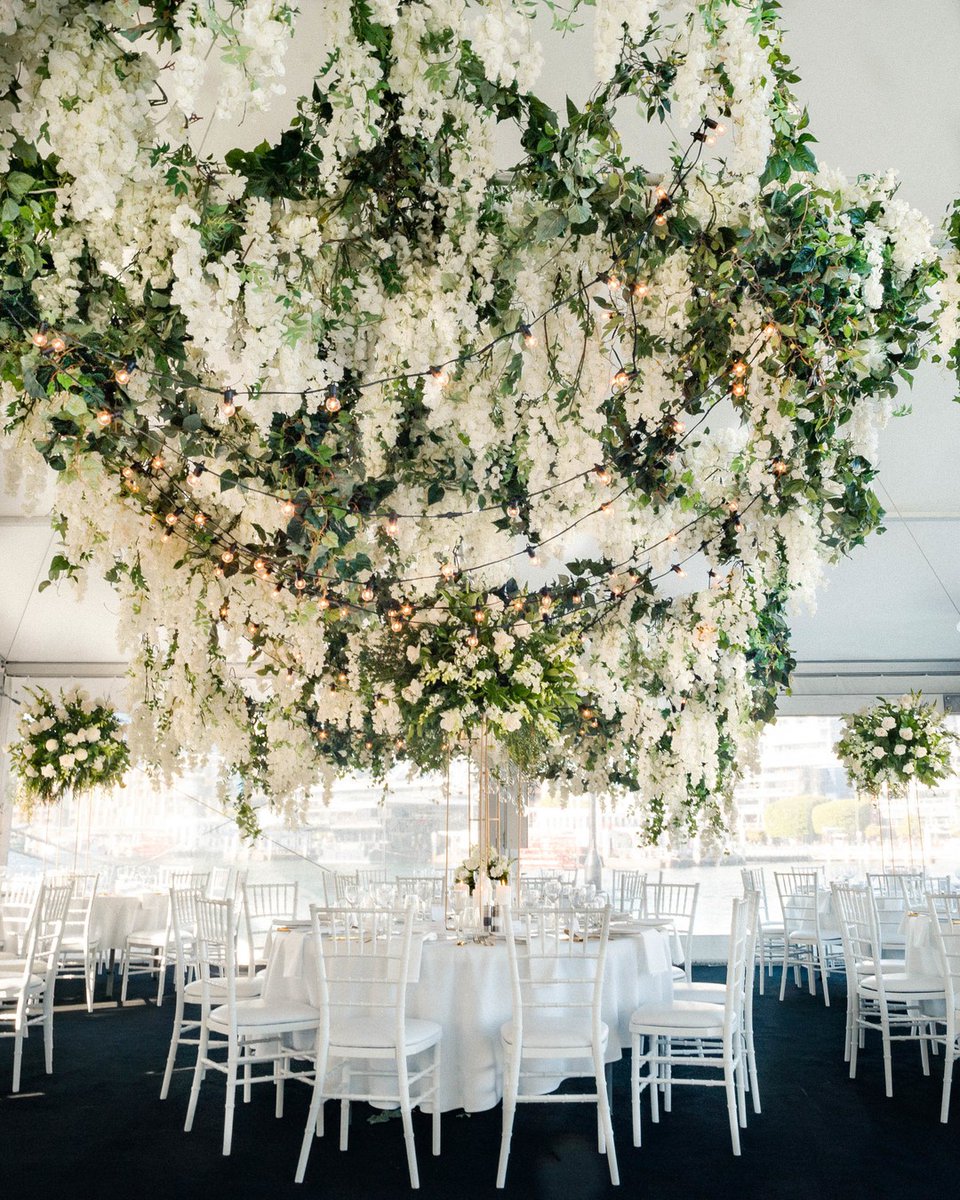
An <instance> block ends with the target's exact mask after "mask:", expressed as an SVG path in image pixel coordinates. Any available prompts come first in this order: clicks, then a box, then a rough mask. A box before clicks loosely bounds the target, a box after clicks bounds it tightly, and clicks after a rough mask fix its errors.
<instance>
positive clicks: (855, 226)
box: [0, 0, 960, 839]
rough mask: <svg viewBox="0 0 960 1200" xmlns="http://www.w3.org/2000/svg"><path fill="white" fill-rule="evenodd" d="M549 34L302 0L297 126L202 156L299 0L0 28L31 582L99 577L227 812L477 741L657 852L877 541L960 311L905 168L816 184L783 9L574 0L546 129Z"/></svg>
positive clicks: (58, 4) (144, 681)
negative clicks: (33, 477)
mask: <svg viewBox="0 0 960 1200" xmlns="http://www.w3.org/2000/svg"><path fill="white" fill-rule="evenodd" d="M576 8H577V5H576V4H574V5H573V8H572V10H570V11H569V12H566V14H565V15H564V16H563V17H562V18H558V23H559V24H561V25H569V24H572V23H573V22H574V19H575V16H576ZM535 9H536V6H535V5H533V4H531V3H527V2H525V0H516V2H511V0H501V2H498V3H497V4H492V3H491V4H487V3H482V2H476V3H475V2H469V3H466V2H464V0H425V2H420V0H407V2H405V3H402V4H399V3H396V2H395V0H316V4H315V5H311V15H312V16H314V17H317V18H320V17H322V21H321V25H322V30H323V35H322V43H323V44H318V45H317V46H316V53H315V58H314V61H315V64H316V67H315V77H314V79H313V80H312V84H311V89H310V91H309V93H308V94H306V95H303V96H302V97H300V99H299V102H298V104H297V109H296V117H295V119H294V120H293V122H292V124H291V125H290V127H289V128H287V129H286V130H285V131H284V132H283V133H282V135H281V136H280V137H279V138H278V139H277V140H276V141H274V142H272V143H264V144H262V145H260V146H257V147H256V148H255V149H252V150H234V151H232V152H231V153H229V154H227V155H226V156H225V158H224V159H223V160H213V159H211V158H208V157H204V155H203V153H202V150H201V149H200V148H199V147H200V146H201V144H202V138H201V137H198V136H195V135H196V132H197V129H198V128H201V127H202V125H203V122H200V121H199V120H197V119H195V110H196V108H197V107H198V106H199V104H200V97H201V96H203V95H209V92H210V89H211V88H212V87H213V86H214V79H213V76H212V75H211V64H214V63H215V64H216V73H215V74H216V80H215V82H216V87H217V89H218V90H217V93H216V96H217V98H216V112H217V114H218V115H219V116H222V117H237V116H239V115H240V114H242V113H243V112H244V111H245V110H246V109H247V108H249V107H251V106H261V107H263V106H266V105H267V104H269V103H270V101H271V99H272V97H273V96H274V95H275V94H276V93H277V92H278V90H279V89H280V87H281V82H282V74H283V64H284V59H285V55H286V53H287V50H288V47H289V43H290V39H291V37H293V36H294V34H295V30H296V24H297V19H298V18H297V14H296V12H295V10H294V9H293V8H292V6H290V5H288V4H285V3H282V2H280V0H231V2H230V3H226V4H221V5H218V6H215V5H214V4H213V3H210V2H208V0H192V2H186V0H184V2H180V3H176V2H174V3H170V2H169V0H154V2H153V3H152V4H146V5H141V4H134V3H130V2H125V0H114V2H112V3H79V2H73V0H30V2H25V0H24V2H18V0H14V2H13V3H8V4H7V5H6V6H5V9H4V16H3V24H2V31H3V34H4V38H3V41H2V43H0V71H2V73H3V81H2V83H0V96H2V99H0V112H2V118H3V119H2V121H0V129H2V132H0V151H2V162H0V168H2V169H3V170H4V172H5V173H4V174H3V176H2V177H0V239H2V242H0V244H2V254H3V284H2V292H0V377H2V380H3V389H4V390H3V405H4V409H5V414H6V416H5V420H6V426H7V431H8V434H9V439H10V441H11V443H12V444H13V445H15V446H16V447H17V448H18V456H19V459H20V461H21V462H22V467H23V470H24V471H30V470H33V469H35V468H36V469H39V468H42V469H43V470H44V471H46V470H48V469H52V470H53V471H55V472H57V473H58V487H57V492H56V495H57V500H56V509H57V515H56V528H57V530H58V532H59V534H60V537H61V539H62V547H61V548H60V549H59V551H58V554H57V557H56V558H55V559H54V561H53V564H52V568H51V576H52V577H53V578H63V577H71V578H77V577H80V576H82V575H83V574H84V573H86V572H90V571H94V572H101V573H103V574H105V575H106V577H107V578H108V579H109V580H111V581H112V583H113V584H114V585H115V586H116V588H117V590H118V592H119V593H120V595H121V597H122V598H123V612H122V618H121V636H122V638H123V639H124V643H125V646H126V648H127V650H128V651H129V654H130V658H131V671H130V674H131V682H132V688H131V700H130V707H131V712H132V725H131V728H130V732H129V741H130V745H131V750H132V753H133V755H134V757H135V759H136V760H137V761H140V762H145V763H152V764H154V765H156V766H157V767H159V768H160V769H162V770H163V771H167V772H169V771H172V770H174V769H175V768H176V765H177V762H178V758H179V756H180V755H181V754H182V753H184V752H189V751H191V750H195V751H201V750H205V749H207V748H208V747H209V745H210V744H211V742H213V741H215V742H216V745H217V746H218V748H219V751H220V753H221V754H222V756H223V760H224V763H225V766H226V776H229V777H232V778H236V777H239V778H240V779H241V780H242V792H241V794H240V797H239V799H236V803H237V806H238V816H239V820H240V822H241V825H242V826H243V827H244V828H246V829H248V830H251V829H253V828H254V827H255V817H254V815H253V811H252V805H253V803H254V800H255V798H256V797H257V796H260V795H262V794H265V795H266V796H267V797H268V798H269V799H270V800H271V801H272V802H273V803H275V804H276V805H279V806H283V807H285V808H286V810H287V811H288V812H289V813H290V814H291V816H292V817H293V818H294V819H295V818H296V815H297V812H298V810H299V808H300V806H301V805H302V804H303V801H304V797H305V794H306V790H307V789H308V788H309V787H310V786H312V785H313V784H314V783H316V782H317V781H318V780H319V779H324V780H330V779H332V778H333V776H334V775H335V774H336V773H338V772H343V771H347V770H354V769H363V770H368V771H373V772H374V773H375V774H381V773H383V772H385V771H386V770H387V769H388V768H389V767H390V766H392V765H393V764H394V763H396V762H402V761H407V762H410V763H411V764H413V765H415V766H417V767H420V768H424V769H431V768H436V767H439V766H441V765H442V764H443V763H444V762H445V761H446V759H447V758H448V756H449V755H450V754H452V753H455V752H456V751H457V748H458V746H461V745H462V744H463V741H464V740H465V739H469V738H470V737H472V736H475V735H477V733H478V731H479V730H480V729H481V728H486V730H487V731H488V732H489V733H490V734H491V736H492V737H493V738H494V739H496V741H497V742H498V743H499V745H500V747H501V750H502V752H503V753H505V754H507V755H509V756H510V758H511V759H512V760H513V761H515V762H516V763H518V764H519V765H520V766H521V767H523V769H524V770H526V771H529V772H531V773H534V774H536V775H538V776H540V777H542V778H553V779H557V780H561V781H564V783H565V784H566V785H567V786H569V787H570V788H572V789H576V790H589V791H594V792H601V793H604V794H611V795H621V794H622V795H624V796H626V797H629V801H628V802H629V803H632V804H634V805H635V807H636V816H637V822H638V827H639V828H640V829H641V830H642V833H643V836H645V837H646V838H649V839H655V838H657V837H659V836H660V835H661V834H663V833H664V832H671V833H677V832H681V833H695V832H698V831H704V832H705V831H714V832H718V831H722V830H723V829H724V828H725V826H726V825H727V823H728V821H729V816H730V811H731V808H730V806H731V789H732V785H733V783H734V781H735V779H736V777H737V773H738V770H739V764H740V762H741V760H742V758H743V756H744V754H745V752H746V750H747V748H748V747H749V745H750V743H751V742H752V740H753V738H754V737H755V734H756V732H757V729H758V727H759V723H762V722H763V721H765V720H768V719H769V718H770V717H771V716H772V714H773V709H774V702H775V698H776V696H777V694H778V692H779V691H780V690H781V689H782V688H783V687H784V686H785V685H786V684H787V683H788V680H789V674H790V670H791V667H792V659H791V655H790V649H789V631H788V628H787V624H786V621H785V608H786V604H787V601H788V598H789V597H790V596H791V595H792V594H794V593H797V592H805V593H811V592H812V590H813V589H814V588H815V585H816V582H817V579H818V577H819V574H820V572H821V569H822V567H823V565H824V564H825V563H827V562H829V561H831V560H833V559H835V558H836V557H838V556H839V555H842V554H844V553H846V552H848V551H849V550H850V549H851V548H853V547H854V546H856V545H858V544H860V543H861V542H862V541H863V539H864V538H865V537H866V536H867V535H868V534H869V533H870V532H871V531H873V530H874V529H876V528H877V527H878V525H879V523H880V521H881V519H882V512H881V510H880V507H879V505H878V502H877V500H876V498H875V496H874V495H873V493H872V491H871V490H870V483H871V479H872V478H873V475H874V468H873V466H872V459H873V457H874V450H875V444H876V436H877V433H878V430H879V429H880V428H881V426H882V425H883V424H884V422H885V421H886V420H887V419H888V417H889V416H890V415H891V413H892V410H893V404H894V396H895V393H896V389H897V386H898V383H899V381H900V380H901V379H902V378H906V379H909V377H910V372H911V371H912V370H913V369H914V368H915V367H916V366H917V364H918V362H919V361H920V359H921V357H922V355H923V353H924V348H925V346H926V345H927V343H928V342H933V344H935V339H936V336H937V331H938V329H939V331H940V337H941V339H943V338H945V337H947V336H948V335H949V327H950V324H951V322H952V321H953V322H954V323H955V318H954V317H953V316H951V315H949V314H947V313H946V311H945V310H943V306H942V305H938V302H937V289H938V287H939V286H940V284H941V281H943V280H944V277H945V276H946V283H945V287H946V289H947V292H948V293H950V294H951V295H952V294H953V292H956V293H960V288H958V287H956V286H955V284H954V283H952V282H951V280H952V279H954V280H955V276H956V272H955V271H954V273H953V275H952V276H951V273H950V270H949V269H948V268H947V266H945V265H944V262H943V260H942V254H941V251H940V250H939V249H937V248H936V247H935V246H934V244H933V240H932V234H933V231H932V229H931V226H930V225H929V223H928V222H927V221H926V219H925V218H924V217H923V216H921V215H920V214H918V213H917V212H915V211H914V210H912V209H910V208H909V207H908V205H907V204H906V203H905V202H904V201H903V200H902V199H900V197H899V196H898V195H897V183H896V180H895V179H894V178H893V177H892V176H883V177H864V178H860V179H858V180H856V181H848V180H845V179H844V178H842V177H841V176H840V175H838V174H836V173H834V172H832V171H828V170H825V169H823V168H822V167H819V166H818V164H817V162H816V160H815V158H814V155H813V152H812V145H813V142H814V138H813V135H812V134H811V132H810V131H809V130H808V128H807V117H806V113H805V112H804V111H803V109H802V108H801V107H800V106H799V105H798V104H797V102H796V100H795V98H794V96H793V94H792V92H791V87H792V85H793V84H794V83H795V81H796V76H795V75H794V73H793V69H792V67H791V64H790V61H789V59H788V58H787V56H786V54H785V53H784V50H783V46H782V39H781V34H780V30H779V28H778V26H777V20H776V10H777V5H776V3H774V2H772V0H763V2H747V0H702V2H700V3H669V2H668V3H666V4H653V3H645V2H642V0H641V2H639V3H633V4H629V5H624V4H621V3H619V0H597V4H596V14H595V17H596V19H595V58H596V70H597V77H598V79H599V81H600V82H599V84H598V86H597V88H596V90H595V91H594V93H593V94H592V96H591V97H590V99H589V101H588V102H587V103H584V104H583V105H582V106H579V107H578V106H577V105H576V104H574V103H573V102H572V101H570V102H568V103H567V106H566V110H565V111H564V112H559V113H558V112H554V111H552V110H551V109H550V108H549V107H548V106H547V105H546V104H545V103H544V102H543V101H542V100H541V99H540V98H538V96H537V95H536V93H535V91H534V88H535V87H536V83H537V76H538V73H539V70H540V66H541V62H542V54H541V51H540V48H539V47H538V45H537V43H536V41H535V40H534V37H533V28H532V21H531V18H532V16H533V15H534V12H535ZM314 10H316V11H314ZM145 13H146V14H148V15H147V16H146V17H145V15H144V14H145ZM631 108H632V109H634V110H637V109H639V111H640V112H641V114H643V115H644V116H645V117H646V118H647V119H648V120H650V121H652V122H655V123H664V125H665V128H668V129H670V130H673V131H675V140H674V142H673V145H672V149H671V150H670V151H669V157H668V158H667V159H665V161H664V162H663V163H661V164H659V165H658V168H657V170H656V171H655V172H651V171H649V170H648V169H647V168H645V167H643V166H641V165H640V164H638V163H636V162H634V161H633V160H632V159H631V158H630V156H629V155H628V153H627V151H626V149H625V147H624V144H623V141H622V140H621V135H620V133H619V131H618V114H619V113H621V112H623V111H625V110H627V109H631ZM501 127H507V128H509V129H511V130H513V131H514V136H515V137H519V144H520V147H521V149H520V151H519V152H518V157H517V160H516V161H515V162H513V163H512V164H510V165H508V166H507V167H504V164H503V163H502V162H501V161H498V159H497V157H496V155H495V142H496V139H497V135H498V131H499V130H500V128H501ZM951 289H952V291H951ZM948 299H949V295H948ZM952 311H953V309H952V308H951V312H952ZM938 322H939V325H938V324H937V323H938ZM951 345H952V343H951V344H946V343H945V344H944V353H945V354H949V353H950V350H951ZM226 776H225V777H226Z"/></svg>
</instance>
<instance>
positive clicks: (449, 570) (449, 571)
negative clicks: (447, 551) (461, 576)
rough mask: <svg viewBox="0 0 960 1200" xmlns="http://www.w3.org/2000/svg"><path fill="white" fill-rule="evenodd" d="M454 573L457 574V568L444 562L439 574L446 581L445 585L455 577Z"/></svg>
mask: <svg viewBox="0 0 960 1200" xmlns="http://www.w3.org/2000/svg"><path fill="white" fill-rule="evenodd" d="M456 573H457V568H456V567H455V566H454V565H453V563H449V562H445V563H444V564H443V566H442V567H441V568H440V574H441V576H442V577H443V578H444V579H445V580H446V581H447V583H449V582H450V580H451V579H453V577H454V576H455V575H456Z"/></svg>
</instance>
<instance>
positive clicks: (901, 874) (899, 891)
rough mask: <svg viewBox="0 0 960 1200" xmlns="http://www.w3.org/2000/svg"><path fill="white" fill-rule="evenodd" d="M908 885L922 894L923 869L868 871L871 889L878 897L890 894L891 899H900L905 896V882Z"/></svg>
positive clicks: (868, 881)
mask: <svg viewBox="0 0 960 1200" xmlns="http://www.w3.org/2000/svg"><path fill="white" fill-rule="evenodd" d="M905 882H906V884H907V886H908V887H910V888H913V889H915V890H917V891H918V892H919V893H920V894H922V892H923V872H922V871H868V872H867V883H868V884H869V885H870V890H871V891H872V892H873V894H874V895H875V896H877V897H879V896H889V897H890V898H891V899H894V900H900V899H902V898H903V896H904V883H905Z"/></svg>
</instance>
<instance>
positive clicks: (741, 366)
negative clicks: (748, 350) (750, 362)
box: [730, 358, 747, 379]
mask: <svg viewBox="0 0 960 1200" xmlns="http://www.w3.org/2000/svg"><path fill="white" fill-rule="evenodd" d="M730 373H731V374H732V375H736V376H737V378H738V379H742V378H743V376H744V375H746V373H747V364H746V363H745V362H744V361H743V359H742V358H738V359H737V361H736V362H735V363H734V364H733V366H732V367H731V368H730Z"/></svg>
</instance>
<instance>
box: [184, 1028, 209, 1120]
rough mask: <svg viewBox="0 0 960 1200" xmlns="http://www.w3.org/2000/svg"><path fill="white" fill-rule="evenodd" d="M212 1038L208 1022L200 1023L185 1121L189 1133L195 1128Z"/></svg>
mask: <svg viewBox="0 0 960 1200" xmlns="http://www.w3.org/2000/svg"><path fill="white" fill-rule="evenodd" d="M209 1040H210V1034H209V1031H208V1030H207V1027H206V1024H205V1023H202V1024H201V1025H200V1041H199V1044H198V1046H197V1061H196V1064H195V1066H194V1068H193V1083H191V1085H190V1100H189V1102H188V1104H187V1119H186V1121H185V1122H184V1125H183V1130H184V1133H189V1132H190V1130H191V1129H192V1128H193V1117H194V1114H195V1113H196V1111H197V1100H198V1099H199V1098H200V1084H201V1083H202V1082H203V1076H204V1066H203V1060H204V1058H205V1057H206V1053H207V1044H208V1042H209Z"/></svg>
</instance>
